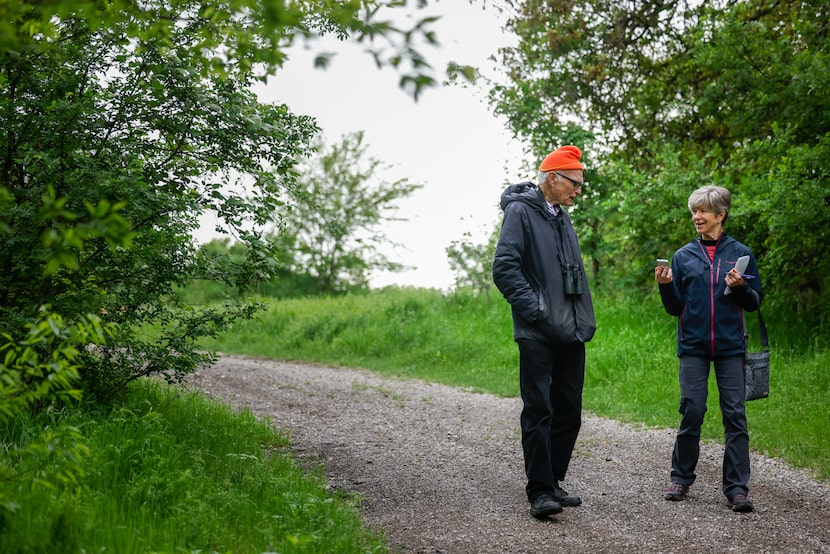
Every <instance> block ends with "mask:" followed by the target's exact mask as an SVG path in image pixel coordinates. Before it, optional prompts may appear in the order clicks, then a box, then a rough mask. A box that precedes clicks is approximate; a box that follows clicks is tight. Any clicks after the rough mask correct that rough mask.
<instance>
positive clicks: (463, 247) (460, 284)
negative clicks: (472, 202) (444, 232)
mask: <svg viewBox="0 0 830 554" xmlns="http://www.w3.org/2000/svg"><path fill="white" fill-rule="evenodd" d="M499 229H500V225H493V228H492V229H491V231H490V234H489V235H488V237H487V240H486V241H485V242H484V243H480V244H476V243H475V242H473V237H472V234H471V233H470V232H466V233H464V236H463V237H462V238H461V239H459V240H454V241H452V242H451V243H450V245H449V246H448V247H447V250H446V252H447V259H448V260H449V264H450V269H451V270H452V271H453V272H454V273H455V287H456V288H457V289H461V288H464V287H469V288H471V289H472V290H473V291H475V293H476V294H477V295H482V294H483V295H484V296H485V297H486V298H487V305H488V306H489V305H490V290H491V289H492V288H493V286H494V285H493V256H495V254H496V243H497V242H498V240H499Z"/></svg>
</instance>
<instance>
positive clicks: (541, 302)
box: [493, 146, 596, 518]
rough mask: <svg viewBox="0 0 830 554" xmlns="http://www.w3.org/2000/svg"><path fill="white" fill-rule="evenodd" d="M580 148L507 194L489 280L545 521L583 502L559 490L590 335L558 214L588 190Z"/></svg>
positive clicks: (530, 478)
mask: <svg viewBox="0 0 830 554" xmlns="http://www.w3.org/2000/svg"><path fill="white" fill-rule="evenodd" d="M581 157H582V152H581V151H580V150H579V148H577V147H576V146H563V147H561V148H559V149H557V150H555V151H553V152H551V153H550V154H549V155H548V156H547V157H546V158H545V159H544V160H542V163H541V164H540V166H539V174H538V178H537V184H533V183H530V182H525V183H519V184H515V185H510V186H509V187H507V189H506V190H505V191H504V193H503V194H502V196H501V208H502V210H503V211H504V220H503V223H502V228H501V234H500V235H499V241H498V245H497V246H496V254H495V258H494V260H493V281H494V282H495V284H496V286H497V287H498V289H499V290H500V291H501V293H502V294H503V295H504V297H505V299H506V300H507V302H508V303H509V304H510V306H511V308H512V313H513V339H514V340H515V341H516V343H517V344H518V348H519V385H520V389H521V395H522V402H523V408H522V414H521V429H522V448H523V451H524V461H525V473H526V475H527V486H526V491H527V497H528V500H529V502H530V513H531V515H533V516H534V517H537V518H545V517H547V516H549V515H552V514H556V513H559V512H561V511H562V507H563V506H579V505H580V504H581V503H582V500H581V499H580V498H579V497H578V496H573V495H571V494H568V493H567V492H565V491H564V490H563V489H562V488H561V487H560V482H561V481H563V480H564V479H565V474H566V472H567V470H568V465H569V464H570V461H571V455H572V453H573V449H574V444H575V443H576V438H577V435H578V434H579V429H580V427H581V425H582V388H583V384H584V381H585V343H586V342H588V341H589V340H591V338H592V337H593V336H594V332H595V331H596V319H595V317H594V307H593V303H592V302H591V294H590V292H589V290H588V282H587V279H586V277H585V269H584V267H583V265H582V257H581V255H580V252H579V243H578V241H577V238H576V234H575V233H574V230H573V226H572V225H571V220H570V218H569V217H568V214H567V212H566V211H565V210H564V206H571V205H573V202H574V199H575V198H576V197H577V196H578V195H579V194H580V193H581V192H582V188H583V186H584V181H583V170H584V167H583V165H582V163H580V161H579V160H580V158H581Z"/></svg>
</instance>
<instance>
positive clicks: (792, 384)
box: [205, 288, 830, 479]
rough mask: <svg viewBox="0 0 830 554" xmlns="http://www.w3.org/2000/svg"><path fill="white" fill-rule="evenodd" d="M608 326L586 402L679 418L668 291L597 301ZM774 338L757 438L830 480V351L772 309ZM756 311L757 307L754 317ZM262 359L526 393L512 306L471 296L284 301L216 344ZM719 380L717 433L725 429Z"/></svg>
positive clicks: (752, 422)
mask: <svg viewBox="0 0 830 554" xmlns="http://www.w3.org/2000/svg"><path fill="white" fill-rule="evenodd" d="M595 304H596V311H597V321H598V326H599V330H598V332H597V335H596V337H595V338H594V340H593V341H591V342H590V343H589V344H588V350H587V360H588V361H587V374H586V384H585V397H584V403H585V407H586V409H587V410H589V411H592V412H594V413H596V414H598V415H601V416H605V417H610V418H615V419H619V420H623V421H627V422H632V423H639V424H643V425H647V426H659V427H675V426H676V425H677V424H678V422H679V414H678V412H677V410H678V406H679V385H678V379H677V368H678V361H677V357H676V354H675V340H676V339H675V321H676V320H675V319H674V318H672V317H670V316H668V315H667V314H666V313H665V311H664V310H663V308H662V305H661V304H660V301H659V298H658V297H657V295H656V294H655V295H653V296H651V297H646V298H639V299H625V298H603V297H600V298H596V299H595ZM765 318H766V319H767V320H768V321H767V327H768V328H769V330H770V334H771V342H772V362H771V363H772V368H773V376H772V379H771V388H772V391H771V395H770V398H768V399H764V400H759V401H754V402H750V403H748V405H747V413H748V418H749V427H750V434H751V438H750V441H751V445H752V447H753V448H754V449H755V450H757V451H760V452H764V453H767V454H769V455H772V456H775V457H780V458H781V459H783V460H785V461H787V462H789V463H791V464H793V465H795V466H798V467H803V468H807V469H809V470H811V471H813V472H814V473H815V474H816V475H817V476H818V477H820V478H822V479H828V478H830V433H828V432H827V429H828V428H830V415H828V414H830V412H829V411H828V410H827V408H826V398H827V397H828V394H830V377H829V376H828V372H827V370H826V368H827V367H828V362H830V353H828V352H827V350H826V349H823V348H821V347H819V346H816V345H811V344H809V342H808V341H805V340H804V336H805V332H804V331H805V330H803V329H798V328H797V327H792V326H789V327H784V326H779V325H778V324H777V321H776V318H775V317H774V314H770V313H765ZM750 319H752V316H751V315H750ZM205 346H206V348H210V349H212V350H217V351H221V352H228V353H240V354H248V355H253V356H260V357H269V358H281V359H292V360H305V361H315V362H323V363H328V364H334V365H343V366H356V367H363V368H367V369H373V370H377V371H379V372H384V373H388V374H394V375H399V376H404V377H413V378H420V379H425V380H429V381H435V382H440V383H444V384H448V385H453V386H460V387H467V388H470V389H473V390H477V391H486V392H491V393H494V394H498V395H502V396H515V395H517V394H518V351H517V348H516V345H515V343H514V342H513V340H512V322H511V319H510V309H509V307H508V305H507V304H506V303H505V302H504V301H503V300H502V299H501V298H494V299H493V301H492V302H487V301H485V299H484V298H476V297H474V296H472V295H469V294H464V293H456V294H453V295H443V294H441V293H440V292H438V291H432V290H422V289H397V288H390V289H385V290H382V291H374V292H372V293H370V294H367V295H349V296H344V297H338V298H327V299H319V298H313V299H301V300H280V301H272V302H271V303H270V307H269V309H268V310H266V311H265V312H263V313H262V314H261V316H260V317H259V318H258V319H257V320H255V321H248V322H244V323H240V324H238V325H237V326H236V327H235V328H234V329H233V330H232V331H231V332H229V333H226V334H224V335H223V336H221V337H219V339H217V340H212V341H210V342H208V343H206V344H205ZM720 421H721V418H720V410H719V407H718V396H717V388H716V386H715V385H714V376H712V377H711V379H710V396H709V412H708V415H707V418H706V422H705V423H704V428H703V436H704V438H706V439H720V438H721V437H722V435H723V429H722V426H721V423H720Z"/></svg>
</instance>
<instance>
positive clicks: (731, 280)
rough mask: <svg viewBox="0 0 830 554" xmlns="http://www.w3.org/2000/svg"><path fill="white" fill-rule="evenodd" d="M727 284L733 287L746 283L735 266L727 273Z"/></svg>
mask: <svg viewBox="0 0 830 554" xmlns="http://www.w3.org/2000/svg"><path fill="white" fill-rule="evenodd" d="M725 280H726V286H727V287H729V288H730V289H731V288H733V287H741V286H743V284H744V282H745V281H744V278H743V277H742V276H741V274H740V273H738V271H737V270H736V269H735V268H734V267H733V268H732V269H730V270H729V273H727V274H726V278H725Z"/></svg>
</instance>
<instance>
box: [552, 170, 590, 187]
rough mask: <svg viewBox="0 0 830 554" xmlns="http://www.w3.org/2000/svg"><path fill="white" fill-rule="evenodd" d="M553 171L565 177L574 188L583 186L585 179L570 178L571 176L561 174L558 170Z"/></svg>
mask: <svg viewBox="0 0 830 554" xmlns="http://www.w3.org/2000/svg"><path fill="white" fill-rule="evenodd" d="M554 173H556V174H557V175H558V176H560V177H562V178H563V179H567V180H568V181H570V182H571V184H572V185H573V186H574V188H575V189H578V188H580V187H584V186H585V181H577V180H576V179H571V178H570V177H568V176H567V175H562V174H561V173H559V172H558V171H554Z"/></svg>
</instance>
